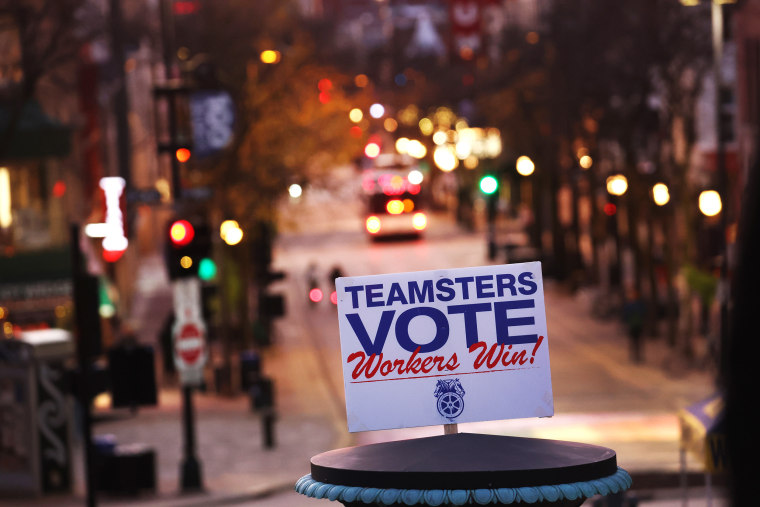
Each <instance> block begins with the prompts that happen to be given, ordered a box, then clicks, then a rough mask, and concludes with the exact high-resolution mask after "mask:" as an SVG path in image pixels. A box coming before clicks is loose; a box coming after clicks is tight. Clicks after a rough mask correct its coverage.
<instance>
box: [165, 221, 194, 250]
mask: <svg viewBox="0 0 760 507" xmlns="http://www.w3.org/2000/svg"><path fill="white" fill-rule="evenodd" d="M194 237H195V229H193V226H192V224H190V222H188V221H187V220H177V221H175V222H174V223H173V224H172V226H171V227H170V228H169V239H171V242H172V243H173V244H174V246H185V245H188V244H190V242H191V241H192V240H193V238H194Z"/></svg>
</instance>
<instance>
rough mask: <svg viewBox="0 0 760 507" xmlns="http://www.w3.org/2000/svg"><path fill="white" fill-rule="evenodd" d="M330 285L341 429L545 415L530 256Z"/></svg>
mask: <svg viewBox="0 0 760 507" xmlns="http://www.w3.org/2000/svg"><path fill="white" fill-rule="evenodd" d="M336 287H337V291H338V318H339V326H340V344H341V356H342V363H343V379H344V383H345V389H346V413H347V418H348V430H349V431H351V432H355V431H367V430H380V429H390V428H408V427H413V426H428V425H437V424H452V423H460V422H474V421H489V420H496V419H514V418H522V417H548V416H551V415H553V414H554V399H553V396H552V386H551V372H550V368H549V341H548V336H547V332H546V312H545V309H544V289H543V281H542V278H541V263H540V262H529V263H523V264H505V265H498V266H483V267H473V268H461V269H450V270H435V271H417V272H411V273H395V274H388V275H373V276H359V277H345V278H338V280H337V283H336Z"/></svg>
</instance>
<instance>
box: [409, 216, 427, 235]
mask: <svg viewBox="0 0 760 507" xmlns="http://www.w3.org/2000/svg"><path fill="white" fill-rule="evenodd" d="M412 227H414V229H415V230H417V231H421V230H423V229H425V227H427V217H426V216H425V214H424V213H415V214H414V217H413V218H412Z"/></svg>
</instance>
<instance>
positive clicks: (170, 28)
mask: <svg viewBox="0 0 760 507" xmlns="http://www.w3.org/2000/svg"><path fill="white" fill-rule="evenodd" d="M114 1H115V0H114ZM160 8H161V28H162V30H161V35H162V45H163V59H164V76H165V78H166V83H165V84H166V86H165V87H164V89H163V91H164V92H165V96H166V101H167V128H168V131H169V132H168V136H169V147H168V148H169V149H168V150H161V149H159V151H168V152H169V160H170V164H171V165H170V167H171V189H172V199H173V200H174V208H175V211H178V210H179V208H180V207H181V204H182V185H181V177H180V165H179V160H178V159H177V157H176V156H175V150H176V149H177V148H178V147H179V146H178V139H177V137H178V125H177V103H176V100H177V94H178V93H181V92H182V91H183V90H184V87H182V86H176V87H173V86H172V84H173V83H172V82H173V80H174V25H173V17H172V10H171V8H172V2H171V1H170V0H162V1H161V4H160ZM196 279H197V277H196ZM174 297H175V308H176V307H177V294H176V290H175V296H174ZM179 318H180V316H179V315H177V314H176V311H175V321H176V320H177V319H179ZM176 339H177V338H176V337H175V340H176ZM182 384H183V385H182V429H183V436H184V445H183V456H182V461H181V463H180V488H181V491H182V492H183V493H189V492H195V491H201V490H202V489H203V478H202V473H201V463H200V460H199V459H198V457H197V456H196V449H195V441H196V439H195V410H194V407H193V389H194V385H195V383H193V382H186V381H185V380H182Z"/></svg>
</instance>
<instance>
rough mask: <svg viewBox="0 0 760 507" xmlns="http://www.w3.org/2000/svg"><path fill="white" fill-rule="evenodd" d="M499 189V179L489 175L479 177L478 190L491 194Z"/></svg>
mask: <svg viewBox="0 0 760 507" xmlns="http://www.w3.org/2000/svg"><path fill="white" fill-rule="evenodd" d="M498 189H499V180H497V179H496V178H494V177H493V176H491V175H486V176H483V177H482V178H480V191H481V192H483V193H484V194H486V195H491V194H493V193H495V192H496V191H497V190H498Z"/></svg>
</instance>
